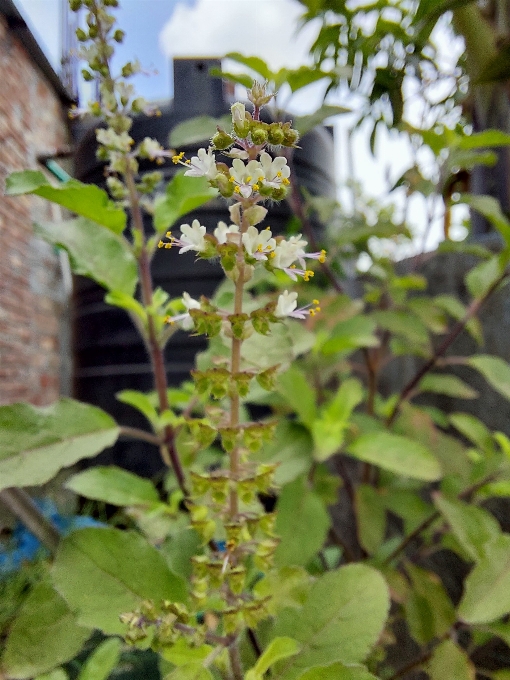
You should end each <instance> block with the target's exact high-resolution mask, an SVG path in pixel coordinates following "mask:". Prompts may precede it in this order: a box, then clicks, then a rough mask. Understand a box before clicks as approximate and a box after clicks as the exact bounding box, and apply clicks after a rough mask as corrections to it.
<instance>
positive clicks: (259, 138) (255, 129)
mask: <svg viewBox="0 0 510 680" xmlns="http://www.w3.org/2000/svg"><path fill="white" fill-rule="evenodd" d="M268 129H269V125H268V124H267V123H263V122H262V121H259V120H257V121H253V123H252V124H251V127H250V134H251V140H252V142H253V143H254V144H265V143H266V142H267V139H268Z"/></svg>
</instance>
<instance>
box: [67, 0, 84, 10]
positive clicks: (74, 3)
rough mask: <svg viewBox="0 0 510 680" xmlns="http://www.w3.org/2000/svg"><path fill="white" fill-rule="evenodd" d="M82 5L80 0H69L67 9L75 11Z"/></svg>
mask: <svg viewBox="0 0 510 680" xmlns="http://www.w3.org/2000/svg"><path fill="white" fill-rule="evenodd" d="M81 7H82V0H69V9H70V10H71V11H72V12H77V11H78V10H79V9H81Z"/></svg>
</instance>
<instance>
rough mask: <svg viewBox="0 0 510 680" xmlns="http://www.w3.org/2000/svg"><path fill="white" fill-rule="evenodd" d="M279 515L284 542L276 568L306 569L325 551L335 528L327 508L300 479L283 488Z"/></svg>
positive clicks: (278, 509)
mask: <svg viewBox="0 0 510 680" xmlns="http://www.w3.org/2000/svg"><path fill="white" fill-rule="evenodd" d="M277 511H278V514H277V516H276V527H275V532H276V534H277V535H278V536H279V537H280V539H281V542H280V544H279V546H278V548H277V549H276V552H275V564H276V565H277V566H278V567H284V566H291V565H302V566H305V565H306V564H307V563H308V562H309V561H310V560H311V559H312V558H313V557H314V556H315V555H316V554H317V552H318V551H319V550H320V549H321V548H322V546H323V544H324V540H325V538H326V535H327V533H328V529H329V526H330V524H331V521H330V518H329V515H328V513H327V511H326V508H325V507H324V504H323V503H322V501H321V500H320V498H319V497H318V496H317V494H316V493H314V492H313V491H312V490H311V489H309V488H308V485H307V483H306V479H305V478H304V477H298V478H297V479H296V480H294V481H293V482H292V483H291V484H287V486H285V487H284V488H283V490H282V492H281V493H280V496H279V498H278V505H277ZM304 527H306V531H304Z"/></svg>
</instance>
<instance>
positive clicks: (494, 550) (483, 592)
mask: <svg viewBox="0 0 510 680" xmlns="http://www.w3.org/2000/svg"><path fill="white" fill-rule="evenodd" d="M508 612H510V536H508V535H507V534H502V535H501V536H500V537H499V538H498V539H497V540H495V541H493V542H492V543H490V544H489V545H487V548H486V555H485V557H483V558H482V559H481V560H479V561H478V563H477V564H476V565H475V567H474V569H473V570H472V571H471V572H470V574H469V575H468V577H467V578H466V580H465V582H464V596H463V598H462V600H461V602H460V606H459V609H458V615H459V617H460V619H461V620H463V621H465V622H466V623H471V624H473V623H491V622H492V621H496V619H499V618H500V617H501V616H504V615H505V614H508Z"/></svg>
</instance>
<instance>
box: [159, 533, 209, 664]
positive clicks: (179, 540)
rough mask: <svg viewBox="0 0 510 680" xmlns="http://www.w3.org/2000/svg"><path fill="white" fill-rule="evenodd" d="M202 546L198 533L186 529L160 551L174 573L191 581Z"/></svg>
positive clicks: (167, 540) (168, 541) (168, 540)
mask: <svg viewBox="0 0 510 680" xmlns="http://www.w3.org/2000/svg"><path fill="white" fill-rule="evenodd" d="M201 545H202V541H201V539H200V536H199V535H198V534H197V532H196V531H195V530H194V529H189V528H187V527H186V528H185V529H182V530H181V531H179V532H177V533H176V534H174V535H173V536H170V537H167V538H166V540H165V542H164V543H163V545H162V546H161V548H160V549H161V551H162V553H163V554H164V556H165V557H166V561H167V562H168V566H169V567H170V569H171V570H172V571H173V573H174V574H177V576H182V578H184V579H190V578H191V572H192V566H193V565H192V562H191V558H192V557H193V555H196V554H197V553H198V552H199V549H200V546H201ZM174 663H175V662H174Z"/></svg>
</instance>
